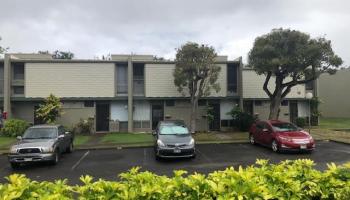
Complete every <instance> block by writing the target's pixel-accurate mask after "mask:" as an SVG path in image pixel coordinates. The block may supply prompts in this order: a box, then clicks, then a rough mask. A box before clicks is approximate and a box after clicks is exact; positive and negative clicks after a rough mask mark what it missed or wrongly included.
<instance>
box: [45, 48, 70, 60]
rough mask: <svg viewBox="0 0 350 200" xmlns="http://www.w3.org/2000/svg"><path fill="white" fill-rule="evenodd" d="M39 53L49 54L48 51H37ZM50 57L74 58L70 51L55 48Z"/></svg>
mask: <svg viewBox="0 0 350 200" xmlns="http://www.w3.org/2000/svg"><path fill="white" fill-rule="evenodd" d="M38 53H39V54H50V52H49V51H47V50H46V51H38ZM52 58H53V59H69V60H71V59H73V58H74V53H72V52H70V51H59V50H56V51H54V52H52Z"/></svg>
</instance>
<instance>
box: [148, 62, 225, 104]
mask: <svg viewBox="0 0 350 200" xmlns="http://www.w3.org/2000/svg"><path fill="white" fill-rule="evenodd" d="M219 66H220V67H221V72H220V75H219V78H218V83H219V84H220V87H221V90H220V91H219V92H218V93H216V92H215V91H214V90H213V91H211V95H210V96H217V97H224V96H226V93H227V77H226V76H227V65H226V64H219ZM174 69H175V64H146V65H145V84H146V86H145V88H146V91H145V96H146V97H181V96H183V95H182V94H181V93H179V92H178V91H177V88H176V87H175V85H174V77H173V71H174ZM186 95H188V93H186Z"/></svg>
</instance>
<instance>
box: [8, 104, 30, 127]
mask: <svg viewBox="0 0 350 200" xmlns="http://www.w3.org/2000/svg"><path fill="white" fill-rule="evenodd" d="M12 115H13V116H12V117H13V118H16V119H22V120H25V121H27V122H29V123H34V103H31V102H13V103H12Z"/></svg>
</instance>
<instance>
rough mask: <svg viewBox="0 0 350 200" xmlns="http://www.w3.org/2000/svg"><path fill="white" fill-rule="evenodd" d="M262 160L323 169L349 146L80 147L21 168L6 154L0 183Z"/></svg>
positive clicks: (348, 156) (348, 152)
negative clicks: (175, 154) (308, 162)
mask: <svg viewBox="0 0 350 200" xmlns="http://www.w3.org/2000/svg"><path fill="white" fill-rule="evenodd" d="M257 158H259V159H269V160H270V161H271V162H273V163H276V162H279V161H281V160H286V159H291V160H292V159H298V158H309V159H312V160H314V161H315V162H316V163H317V165H316V168H317V169H320V170H324V169H326V167H327V163H330V162H334V163H336V164H343V163H346V162H350V145H346V144H340V143H335V142H323V141H322V142H318V143H317V147H316V150H315V151H314V152H313V153H312V154H308V153H284V154H277V153H274V152H272V151H271V150H270V149H268V148H265V147H261V146H253V145H250V144H203V145H197V157H196V158H195V159H176V160H162V161H156V160H155V157H154V152H153V148H150V147H148V148H129V149H108V150H79V151H75V152H73V153H72V154H64V155H63V156H62V158H61V161H60V163H58V164H57V165H56V166H51V165H48V164H31V165H28V166H23V167H21V168H20V169H18V170H12V168H11V167H10V164H9V163H8V161H7V157H6V155H1V156H0V167H1V169H0V170H1V171H0V177H1V180H0V182H1V183H4V182H6V180H5V179H4V177H5V176H8V175H10V174H12V173H22V174H26V175H27V176H28V177H30V178H31V179H33V180H55V179H63V178H67V179H68V180H69V184H78V183H80V181H79V177H80V176H81V175H87V174H88V175H92V176H93V177H95V178H96V179H97V178H103V179H106V180H117V175H118V174H119V173H121V172H125V171H127V170H129V169H130V168H131V167H134V166H140V167H142V170H149V171H152V172H154V173H157V174H159V175H169V176H171V175H172V171H173V170H178V169H184V170H187V171H189V172H201V173H208V172H212V171H213V170H221V169H225V168H226V167H229V166H234V167H237V166H239V165H242V166H247V165H251V164H253V163H254V162H255V160H256V159H257Z"/></svg>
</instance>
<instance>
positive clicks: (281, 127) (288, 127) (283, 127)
mask: <svg viewBox="0 0 350 200" xmlns="http://www.w3.org/2000/svg"><path fill="white" fill-rule="evenodd" d="M272 128H273V129H274V130H275V131H277V132H288V131H297V130H298V127H296V126H294V125H293V124H291V123H275V124H272Z"/></svg>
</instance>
